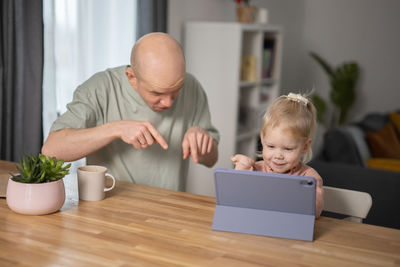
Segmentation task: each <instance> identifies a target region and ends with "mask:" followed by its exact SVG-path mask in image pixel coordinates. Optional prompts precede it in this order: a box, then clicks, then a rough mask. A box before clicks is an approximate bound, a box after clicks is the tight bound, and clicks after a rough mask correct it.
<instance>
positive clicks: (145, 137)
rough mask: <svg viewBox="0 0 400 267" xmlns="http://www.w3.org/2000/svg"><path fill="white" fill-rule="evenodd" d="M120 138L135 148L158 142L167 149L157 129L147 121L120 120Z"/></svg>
mask: <svg viewBox="0 0 400 267" xmlns="http://www.w3.org/2000/svg"><path fill="white" fill-rule="evenodd" d="M120 123H121V125H120V126H119V127H120V138H121V139H122V141H124V142H125V143H127V144H131V145H133V147H134V148H136V149H143V148H147V147H149V146H151V145H153V144H154V143H158V144H159V145H160V146H161V147H162V148H163V149H165V150H166V149H168V144H167V142H166V141H165V140H164V138H163V137H162V135H161V134H160V132H159V131H157V129H156V128H155V127H154V126H153V124H151V122H149V121H121V122H120Z"/></svg>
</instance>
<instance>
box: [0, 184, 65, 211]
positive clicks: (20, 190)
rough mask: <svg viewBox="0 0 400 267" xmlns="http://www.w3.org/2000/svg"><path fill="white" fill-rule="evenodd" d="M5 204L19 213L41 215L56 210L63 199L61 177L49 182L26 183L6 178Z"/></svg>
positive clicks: (60, 205) (63, 191) (63, 192)
mask: <svg viewBox="0 0 400 267" xmlns="http://www.w3.org/2000/svg"><path fill="white" fill-rule="evenodd" d="M6 197H7V205H8V207H9V208H10V209H11V210H13V211H15V212H17V213H21V214H27V215H43V214H49V213H53V212H56V211H58V210H59V209H60V208H61V207H62V205H63V204H64V201H65V188H64V182H63V179H60V180H58V181H55V182H50V183H41V184H27V183H19V182H15V181H13V180H12V179H11V178H10V179H8V184H7V195H6Z"/></svg>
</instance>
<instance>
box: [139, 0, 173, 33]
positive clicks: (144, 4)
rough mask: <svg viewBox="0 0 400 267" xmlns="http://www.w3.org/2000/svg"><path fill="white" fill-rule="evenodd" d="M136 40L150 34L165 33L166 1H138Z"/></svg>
mask: <svg viewBox="0 0 400 267" xmlns="http://www.w3.org/2000/svg"><path fill="white" fill-rule="evenodd" d="M137 5H138V6H137V13H138V21H137V22H138V23H137V31H136V32H137V39H139V38H140V37H142V36H143V35H145V34H147V33H150V32H167V0H138V4H137Z"/></svg>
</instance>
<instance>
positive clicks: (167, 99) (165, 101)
mask: <svg viewBox="0 0 400 267" xmlns="http://www.w3.org/2000/svg"><path fill="white" fill-rule="evenodd" d="M173 103H174V100H173V99H172V96H164V97H163V98H162V99H161V104H162V105H163V106H165V107H171V106H172V104H173Z"/></svg>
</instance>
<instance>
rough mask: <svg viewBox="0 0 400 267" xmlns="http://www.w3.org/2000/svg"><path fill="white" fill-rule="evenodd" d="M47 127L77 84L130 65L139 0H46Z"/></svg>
mask: <svg viewBox="0 0 400 267" xmlns="http://www.w3.org/2000/svg"><path fill="white" fill-rule="evenodd" d="M43 14H44V31H45V33H44V43H45V46H44V55H45V60H44V74H43V76H44V78H43V132H44V137H45V138H46V137H47V135H48V133H49V130H50V127H51V125H52V123H53V121H54V120H55V119H56V118H57V116H58V115H59V114H62V113H63V112H65V111H66V105H67V103H69V102H70V101H71V100H72V96H73V92H74V90H75V89H76V87H77V86H78V85H79V84H81V83H82V82H84V81H85V80H87V79H88V78H89V77H90V76H92V75H93V74H95V73H96V72H98V71H102V70H105V69H107V68H110V67H117V66H119V65H124V64H126V65H128V64H129V57H130V52H131V49H132V46H133V44H134V42H135V38H136V17H137V16H136V1H132V0H115V1H109V0H85V1H79V0H57V1H55V0H44V1H43Z"/></svg>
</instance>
